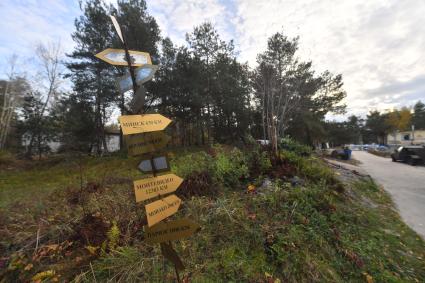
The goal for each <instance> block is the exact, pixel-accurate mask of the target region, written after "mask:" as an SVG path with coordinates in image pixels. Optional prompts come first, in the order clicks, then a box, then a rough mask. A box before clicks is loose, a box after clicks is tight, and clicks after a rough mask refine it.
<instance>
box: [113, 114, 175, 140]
mask: <svg viewBox="0 0 425 283" xmlns="http://www.w3.org/2000/svg"><path fill="white" fill-rule="evenodd" d="M118 120H119V121H120V124H121V129H122V132H123V134H124V135H132V134H140V133H147V132H155V131H161V130H164V129H165V128H166V127H167V126H168V125H169V124H170V123H171V120H170V119H168V118H167V117H164V116H162V115H160V114H145V115H124V116H120V117H119V118H118Z"/></svg>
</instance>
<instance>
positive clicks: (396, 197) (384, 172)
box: [353, 151, 425, 238]
mask: <svg viewBox="0 0 425 283" xmlns="http://www.w3.org/2000/svg"><path fill="white" fill-rule="evenodd" d="M353 158H355V159H357V160H359V161H360V162H361V164H360V165H359V166H360V168H362V169H363V170H365V171H366V172H367V173H368V174H370V176H372V178H373V179H374V180H375V181H376V182H377V183H378V184H380V185H382V186H383V187H384V189H385V190H386V191H388V192H389V193H390V194H391V197H392V199H393V201H394V202H395V204H396V205H397V208H398V210H399V211H400V215H401V217H402V218H403V220H404V221H405V222H406V223H407V224H408V225H409V226H410V227H411V228H412V229H413V230H415V231H416V232H417V233H418V234H420V235H422V237H423V238H425V166H410V165H407V164H404V163H399V162H392V161H391V159H389V158H383V157H379V156H376V155H373V154H370V153H367V152H364V151H354V152H353Z"/></svg>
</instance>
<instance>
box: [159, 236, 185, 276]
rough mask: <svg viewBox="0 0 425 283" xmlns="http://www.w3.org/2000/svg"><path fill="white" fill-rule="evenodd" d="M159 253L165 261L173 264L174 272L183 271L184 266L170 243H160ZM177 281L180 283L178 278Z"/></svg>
mask: <svg viewBox="0 0 425 283" xmlns="http://www.w3.org/2000/svg"><path fill="white" fill-rule="evenodd" d="M161 253H162V255H163V256H164V257H165V258H166V259H168V260H169V261H171V262H172V263H174V267H175V268H176V270H184V264H183V262H182V260H181V259H180V257H179V255H178V254H177V252H176V251H175V250H174V249H173V246H172V245H171V243H161ZM177 274H178V273H177ZM178 281H180V278H179V279H178Z"/></svg>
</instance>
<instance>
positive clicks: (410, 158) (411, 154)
mask: <svg viewBox="0 0 425 283" xmlns="http://www.w3.org/2000/svg"><path fill="white" fill-rule="evenodd" d="M391 159H392V161H393V162H396V161H402V162H406V163H407V164H410V165H416V164H419V163H422V164H423V163H424V161H425V147H424V146H414V145H411V146H400V147H399V148H397V149H396V150H394V152H393V153H392V154H391Z"/></svg>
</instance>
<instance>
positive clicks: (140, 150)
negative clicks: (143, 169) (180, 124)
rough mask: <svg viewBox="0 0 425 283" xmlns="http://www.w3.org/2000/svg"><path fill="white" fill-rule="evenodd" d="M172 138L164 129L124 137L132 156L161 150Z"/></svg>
mask: <svg viewBox="0 0 425 283" xmlns="http://www.w3.org/2000/svg"><path fill="white" fill-rule="evenodd" d="M170 139H171V138H170V136H168V135H167V134H165V133H164V132H162V131H158V132H150V133H144V134H137V135H128V136H125V137H124V140H125V143H126V145H127V150H128V154H129V155H131V156H136V155H141V154H145V153H148V152H153V151H156V150H159V149H161V148H163V147H164V146H166V145H167V143H168V142H169V141H170Z"/></svg>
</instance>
